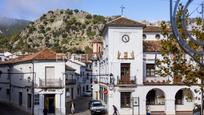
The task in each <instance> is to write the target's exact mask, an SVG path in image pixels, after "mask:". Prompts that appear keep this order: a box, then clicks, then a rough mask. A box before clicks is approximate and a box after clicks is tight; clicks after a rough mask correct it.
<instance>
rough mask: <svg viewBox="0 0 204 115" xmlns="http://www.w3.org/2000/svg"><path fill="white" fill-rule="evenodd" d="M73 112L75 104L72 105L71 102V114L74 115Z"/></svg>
mask: <svg viewBox="0 0 204 115" xmlns="http://www.w3.org/2000/svg"><path fill="white" fill-rule="evenodd" d="M74 112H75V104H74V102H73V101H72V102H71V113H72V114H74Z"/></svg>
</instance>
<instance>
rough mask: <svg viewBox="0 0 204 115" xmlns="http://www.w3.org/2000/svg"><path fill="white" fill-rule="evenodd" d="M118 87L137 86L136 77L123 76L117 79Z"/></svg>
mask: <svg viewBox="0 0 204 115" xmlns="http://www.w3.org/2000/svg"><path fill="white" fill-rule="evenodd" d="M117 85H118V86H126V87H128V86H131V87H132V86H136V76H121V77H119V76H118V77H117Z"/></svg>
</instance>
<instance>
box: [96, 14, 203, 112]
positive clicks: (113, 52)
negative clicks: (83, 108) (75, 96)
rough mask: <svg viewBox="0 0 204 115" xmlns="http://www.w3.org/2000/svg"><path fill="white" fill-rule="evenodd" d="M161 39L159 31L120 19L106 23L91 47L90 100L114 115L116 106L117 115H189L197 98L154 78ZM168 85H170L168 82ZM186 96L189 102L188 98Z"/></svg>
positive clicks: (163, 80)
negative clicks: (99, 100)
mask: <svg viewBox="0 0 204 115" xmlns="http://www.w3.org/2000/svg"><path fill="white" fill-rule="evenodd" d="M160 39H166V38H164V37H163V36H162V35H161V31H160V29H159V28H158V27H153V26H151V27H148V26H147V27H146V26H145V25H143V24H141V23H138V22H136V21H133V20H130V19H127V18H124V17H119V18H117V19H115V20H113V21H111V22H109V23H107V24H106V25H105V27H104V30H103V45H102V52H101V50H100V49H101V46H100V45H99V44H100V42H94V43H93V51H94V52H93V53H94V54H93V55H94V56H93V57H94V58H93V65H92V66H93V76H95V78H94V82H93V98H94V99H101V100H102V101H103V102H104V103H105V104H106V106H107V110H108V113H109V114H113V107H112V105H115V106H116V107H117V109H118V110H119V113H120V115H132V114H133V113H134V114H140V115H146V113H147V111H149V112H151V115H160V114H161V115H162V114H166V115H175V114H182V115H184V114H185V115H187V114H192V110H193V108H194V103H198V104H199V103H200V96H199V94H198V93H195V92H194V90H195V89H198V87H197V86H192V87H190V90H186V89H185V88H188V87H187V86H185V85H184V84H177V85H176V84H173V83H172V82H171V79H170V78H168V77H164V78H163V77H159V76H157V75H155V68H156V67H155V59H157V58H162V57H161V55H160V54H159V52H158V51H159V48H160V47H161V46H160V42H159V40H160ZM100 54H101V55H100ZM169 81H170V82H169ZM186 92H188V93H189V94H190V97H191V98H187V96H186V95H185V93H186Z"/></svg>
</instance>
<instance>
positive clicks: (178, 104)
mask: <svg viewBox="0 0 204 115" xmlns="http://www.w3.org/2000/svg"><path fill="white" fill-rule="evenodd" d="M193 107H194V102H193V93H192V91H191V90H190V89H188V88H183V89H180V90H178V91H177V92H176V94H175V108H176V114H177V115H180V114H192V110H193Z"/></svg>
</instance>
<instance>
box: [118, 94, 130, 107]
mask: <svg viewBox="0 0 204 115" xmlns="http://www.w3.org/2000/svg"><path fill="white" fill-rule="evenodd" d="M120 94H121V95H120V105H121V108H130V104H131V102H130V100H131V99H130V98H131V92H121V93H120Z"/></svg>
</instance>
